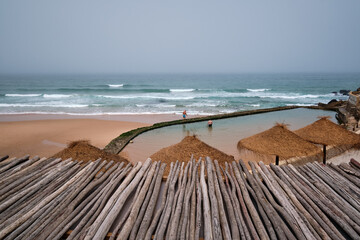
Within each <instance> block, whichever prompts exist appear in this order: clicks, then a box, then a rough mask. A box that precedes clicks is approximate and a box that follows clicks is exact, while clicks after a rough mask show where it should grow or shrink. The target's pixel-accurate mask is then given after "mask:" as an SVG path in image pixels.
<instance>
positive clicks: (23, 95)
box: [5, 93, 41, 97]
mask: <svg viewBox="0 0 360 240" xmlns="http://www.w3.org/2000/svg"><path fill="white" fill-rule="evenodd" d="M5 96H6V97H39V96H41V94H35V93H34V94H12V93H9V94H5Z"/></svg>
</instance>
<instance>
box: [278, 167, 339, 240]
mask: <svg viewBox="0 0 360 240" xmlns="http://www.w3.org/2000/svg"><path fill="white" fill-rule="evenodd" d="M271 167H273V166H272V165H271ZM273 170H274V172H275V173H276V175H277V176H278V177H280V178H281V179H282V181H283V182H284V183H285V184H287V185H288V187H289V188H291V189H292V192H293V194H294V195H295V197H296V198H297V199H298V200H299V202H300V203H301V204H302V206H303V207H304V208H305V209H306V210H307V211H308V212H309V214H310V216H311V217H307V218H308V220H309V222H310V223H311V224H312V226H313V227H314V229H315V230H316V231H317V233H318V234H319V235H320V237H321V238H322V239H335V238H342V235H341V234H340V232H338V234H337V233H335V232H334V231H333V229H332V227H334V226H333V224H332V223H331V222H330V221H329V219H328V218H327V217H326V216H325V215H324V214H323V212H322V211H321V210H320V209H319V208H318V207H317V206H316V205H315V204H314V203H313V202H312V201H311V200H310V199H309V197H308V196H306V195H305V194H304V192H303V191H302V190H301V189H300V188H299V187H298V186H297V184H296V183H295V182H294V181H293V180H292V179H291V178H290V177H289V176H288V175H287V174H286V172H285V171H284V169H282V168H281V167H276V168H273ZM303 196H305V197H303ZM305 198H306V199H305ZM315 208H316V209H315ZM320 214H321V216H320ZM331 226H332V227H331ZM335 229H336V228H335Z"/></svg>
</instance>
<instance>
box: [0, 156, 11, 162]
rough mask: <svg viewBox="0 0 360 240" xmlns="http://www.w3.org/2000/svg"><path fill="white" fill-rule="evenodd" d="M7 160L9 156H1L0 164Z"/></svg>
mask: <svg viewBox="0 0 360 240" xmlns="http://www.w3.org/2000/svg"><path fill="white" fill-rule="evenodd" d="M8 158H9V155H5V156H2V157H0V162H2V161H4V160H6V159H8Z"/></svg>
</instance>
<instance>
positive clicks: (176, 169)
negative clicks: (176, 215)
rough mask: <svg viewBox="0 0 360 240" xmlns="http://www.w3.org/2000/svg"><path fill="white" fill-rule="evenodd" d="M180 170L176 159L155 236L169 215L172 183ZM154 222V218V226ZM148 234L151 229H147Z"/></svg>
mask: <svg viewBox="0 0 360 240" xmlns="http://www.w3.org/2000/svg"><path fill="white" fill-rule="evenodd" d="M179 171H180V163H179V161H176V163H175V167H174V171H173V173H172V176H168V178H169V177H170V182H169V186H165V187H166V188H167V192H166V194H165V195H164V193H163V196H164V199H163V200H165V205H164V209H163V210H162V212H161V216H160V219H158V223H156V224H157V225H156V229H155V233H154V236H155V238H156V236H158V235H159V232H160V231H161V226H162V225H163V223H164V219H165V217H167V209H168V207H169V201H170V200H171V199H170V198H169V196H170V185H171V183H172V181H173V180H174V177H175V175H176V177H178V175H179ZM167 180H168V179H167ZM170 214H171V212H170ZM153 224H154V220H153V221H152V224H151V225H152V226H153ZM165 224H167V223H165ZM152 226H150V229H152ZM166 227H167V225H166V226H165V228H166ZM148 234H149V230H148V231H147V233H146V236H147V235H148ZM151 236H152V234H150V236H149V237H150V238H151ZM145 238H146V239H147V237H145Z"/></svg>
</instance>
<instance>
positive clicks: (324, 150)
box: [323, 144, 326, 164]
mask: <svg viewBox="0 0 360 240" xmlns="http://www.w3.org/2000/svg"><path fill="white" fill-rule="evenodd" d="M323 156H324V157H323V164H326V145H325V144H324V146H323Z"/></svg>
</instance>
